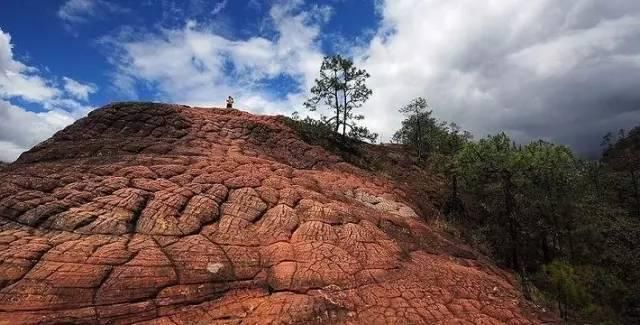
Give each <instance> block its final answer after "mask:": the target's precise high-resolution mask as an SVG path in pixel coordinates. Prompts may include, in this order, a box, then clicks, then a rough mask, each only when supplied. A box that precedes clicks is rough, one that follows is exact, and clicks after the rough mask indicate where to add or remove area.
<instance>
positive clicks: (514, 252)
mask: <svg viewBox="0 0 640 325" xmlns="http://www.w3.org/2000/svg"><path fill="white" fill-rule="evenodd" d="M512 187H513V184H512V183H511V176H510V175H506V176H504V177H503V191H504V206H505V215H506V217H507V220H508V227H509V237H510V239H511V267H512V268H513V270H516V271H517V272H521V271H522V270H521V269H520V260H519V255H520V254H519V247H518V246H519V244H520V239H519V236H518V225H517V221H516V219H515V216H514V212H515V211H514V210H515V202H514V198H513V189H512Z"/></svg>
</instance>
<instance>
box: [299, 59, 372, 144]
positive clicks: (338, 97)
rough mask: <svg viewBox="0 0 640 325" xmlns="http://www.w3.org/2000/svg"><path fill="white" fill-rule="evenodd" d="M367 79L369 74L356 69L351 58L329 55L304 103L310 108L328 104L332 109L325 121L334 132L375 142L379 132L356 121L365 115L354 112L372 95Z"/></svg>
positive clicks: (323, 62) (313, 108)
mask: <svg viewBox="0 0 640 325" xmlns="http://www.w3.org/2000/svg"><path fill="white" fill-rule="evenodd" d="M367 78H369V73H367V71H365V70H363V69H358V68H356V67H355V65H354V64H353V61H352V60H351V59H349V58H343V57H342V56H340V55H333V56H327V57H325V58H324V60H323V61H322V66H321V67H320V78H318V79H316V80H315V85H314V86H313V87H312V88H311V94H312V97H311V98H309V99H307V100H306V101H305V103H304V106H305V107H307V108H308V109H309V110H311V111H316V110H317V109H318V107H319V106H320V105H322V106H326V107H327V108H328V109H329V110H330V111H331V117H330V118H327V119H326V122H327V123H328V124H329V125H330V126H331V127H332V129H333V130H334V132H336V133H339V132H341V134H342V136H343V138H346V137H347V136H349V137H353V138H357V139H362V138H364V139H369V140H371V141H375V139H376V138H377V137H378V135H377V134H375V133H371V132H369V130H367V129H366V128H364V127H362V126H358V125H357V124H356V121H359V120H362V119H364V116H363V115H360V114H355V113H354V109H356V108H360V107H362V105H363V104H364V103H365V102H366V101H367V99H369V97H370V96H371V94H372V91H371V89H369V88H367V86H366V84H365V82H366V80H367ZM347 129H348V132H347Z"/></svg>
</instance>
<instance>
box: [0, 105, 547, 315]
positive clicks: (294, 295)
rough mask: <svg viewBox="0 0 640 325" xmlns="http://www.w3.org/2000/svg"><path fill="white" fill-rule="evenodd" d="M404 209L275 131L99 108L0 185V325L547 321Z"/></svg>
mask: <svg viewBox="0 0 640 325" xmlns="http://www.w3.org/2000/svg"><path fill="white" fill-rule="evenodd" d="M407 193H408V194H407ZM414 197H416V196H414V195H411V189H410V188H407V187H406V186H404V185H399V183H395V182H394V181H393V180H392V179H391V178H385V177H379V176H376V175H373V174H371V173H369V172H367V171H364V170H361V169H359V168H357V167H355V166H352V165H350V164H348V163H346V162H344V161H342V160H341V158H339V157H338V156H336V155H335V154H332V153H330V152H328V151H326V150H324V149H323V148H321V147H318V146H313V145H310V144H308V143H306V142H304V141H303V140H302V139H301V138H300V137H299V136H298V135H297V134H296V132H295V131H294V130H292V129H291V128H289V127H288V126H287V125H286V124H285V123H284V120H283V118H282V117H273V116H256V115H251V114H249V113H245V112H240V111H237V110H221V109H204V108H189V107H184V106H178V105H166V104H150V103H121V104H112V105H109V106H106V107H104V108H102V109H99V110H97V111H94V112H92V113H90V114H89V117H87V118H84V119H81V120H79V121H77V122H76V123H75V124H73V125H72V126H70V127H68V128H66V129H64V130H62V131H60V132H58V133H57V134H56V135H55V136H54V137H53V138H52V139H50V140H48V141H45V142H43V143H42V144H40V145H38V146H36V147H35V148H33V149H32V150H30V151H28V152H26V153H24V154H23V155H22V156H21V157H20V158H19V159H18V161H17V162H15V163H13V164H11V165H8V166H5V167H3V168H2V169H0V323H10V324H14V323H15V324H18V323H27V324H28V323H41V322H44V323H60V322H72V323H105V324H106V323H118V324H120V323H122V324H125V323H134V322H142V323H148V324H196V323H202V324H240V323H243V324H259V323H280V324H293V323H326V324H368V325H371V324H436V323H438V324H444V323H452V324H454V323H461V324H471V323H474V324H500V323H509V324H538V323H543V322H552V321H549V319H551V320H553V319H555V318H554V317H553V315H551V316H547V315H543V314H542V313H541V312H539V311H538V310H537V309H535V308H533V307H532V306H530V305H529V304H528V303H527V302H526V301H525V300H524V299H523V297H522V295H521V294H520V293H519V291H518V290H517V288H516V287H514V285H513V283H515V282H514V281H513V279H511V276H510V275H509V274H508V273H507V272H504V271H497V268H496V267H495V266H493V265H491V264H488V262H486V261H485V259H479V258H478V256H479V255H478V254H476V253H475V252H473V251H472V250H470V249H469V248H467V247H466V246H464V245H460V244H458V243H455V242H452V241H450V240H447V239H445V237H444V236H443V235H442V234H439V233H438V232H437V231H434V230H432V229H431V228H429V226H428V225H427V223H426V222H424V220H425V219H426V218H428V217H430V215H429V213H433V211H436V209H435V208H434V207H433V205H432V203H430V202H429V201H428V200H419V202H417V201H415V200H412V198H414ZM418 208H419V210H418ZM545 317H546V318H545ZM545 319H546V321H543V320H545Z"/></svg>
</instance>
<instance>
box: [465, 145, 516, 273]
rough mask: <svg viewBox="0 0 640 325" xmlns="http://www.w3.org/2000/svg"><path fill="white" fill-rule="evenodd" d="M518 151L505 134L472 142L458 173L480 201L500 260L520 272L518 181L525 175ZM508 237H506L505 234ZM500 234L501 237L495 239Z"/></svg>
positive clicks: (466, 149) (466, 188)
mask: <svg viewBox="0 0 640 325" xmlns="http://www.w3.org/2000/svg"><path fill="white" fill-rule="evenodd" d="M517 153H518V150H517V148H516V147H515V145H513V143H512V141H511V139H509V137H508V136H507V135H506V134H504V133H500V134H498V135H494V136H489V137H487V138H485V139H481V140H480V141H478V142H477V143H474V142H470V143H468V144H467V145H465V147H464V148H463V149H462V150H461V151H460V152H459V153H458V155H457V156H456V172H457V174H458V175H460V177H461V178H462V181H463V186H464V187H465V190H466V191H468V192H470V193H471V194H472V195H473V196H474V198H475V199H476V200H477V205H478V206H479V207H481V209H482V210H484V211H483V214H484V215H486V216H487V218H490V219H491V221H489V222H488V223H487V225H488V226H490V227H491V229H492V230H491V231H490V233H491V234H493V235H494V236H492V237H491V239H492V240H491V241H492V242H493V246H494V248H495V249H497V250H498V252H497V253H498V256H499V257H503V258H504V259H505V260H506V262H507V264H508V265H509V266H510V267H511V268H512V269H514V270H516V271H518V272H520V271H521V268H520V266H521V264H520V251H521V249H520V231H521V230H520V220H519V218H518V214H517V205H516V195H517V188H516V184H517V183H516V178H517V177H518V176H519V172H520V171H521V166H520V160H519V156H518V154H517ZM505 233H506V234H507V236H502V234H505ZM497 234H499V236H495V235H497Z"/></svg>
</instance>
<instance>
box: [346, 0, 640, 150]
mask: <svg viewBox="0 0 640 325" xmlns="http://www.w3.org/2000/svg"><path fill="white" fill-rule="evenodd" d="M378 10H379V14H380V15H381V17H382V25H381V28H380V29H379V30H378V31H377V33H376V36H375V37H374V38H373V39H372V41H371V42H370V44H369V46H368V47H365V48H362V49H360V51H358V52H357V53H356V55H357V56H358V62H359V64H360V65H362V66H363V67H365V68H366V69H367V70H368V71H369V72H370V73H371V75H372V77H371V82H370V86H371V87H372V88H373V89H374V95H373V96H372V98H371V100H370V102H369V103H368V104H367V106H366V108H367V109H368V114H367V118H368V123H369V126H370V127H372V128H373V129H374V130H375V131H378V132H381V133H382V134H383V135H385V136H386V137H389V136H390V135H391V134H392V132H393V130H394V129H395V128H397V127H398V126H399V122H400V119H401V116H398V115H397V114H396V110H397V108H398V107H399V106H401V105H403V104H404V103H405V102H407V101H408V100H410V99H411V98H413V97H416V96H424V97H427V98H428V99H429V101H430V103H431V105H432V107H433V109H434V112H435V114H436V115H437V116H439V117H440V118H442V119H447V120H452V121H456V122H458V123H459V124H461V125H462V126H463V127H465V128H467V129H469V130H471V131H472V132H473V133H474V134H476V135H477V136H484V135H486V134H488V133H495V132H498V131H499V130H505V131H506V132H508V133H510V134H511V135H512V136H513V137H514V138H516V139H517V140H519V141H528V140H530V139H536V138H544V139H547V140H553V141H559V142H561V143H565V144H569V145H572V146H573V147H574V148H576V149H577V150H578V151H580V152H582V153H590V152H593V151H594V150H597V149H598V148H597V146H598V144H599V141H598V140H599V138H600V137H601V136H602V134H604V133H606V132H607V131H609V130H616V129H618V128H621V127H631V126H633V124H637V123H638V121H640V91H638V89H640V79H639V78H637V76H638V75H640V65H639V64H638V63H640V2H637V1H625V0H610V1H598V0H582V1H552V0H502V1H476V0H450V1H436V0H421V1H419V0H393V1H390V0H389V1H384V2H380V3H379V8H378Z"/></svg>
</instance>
